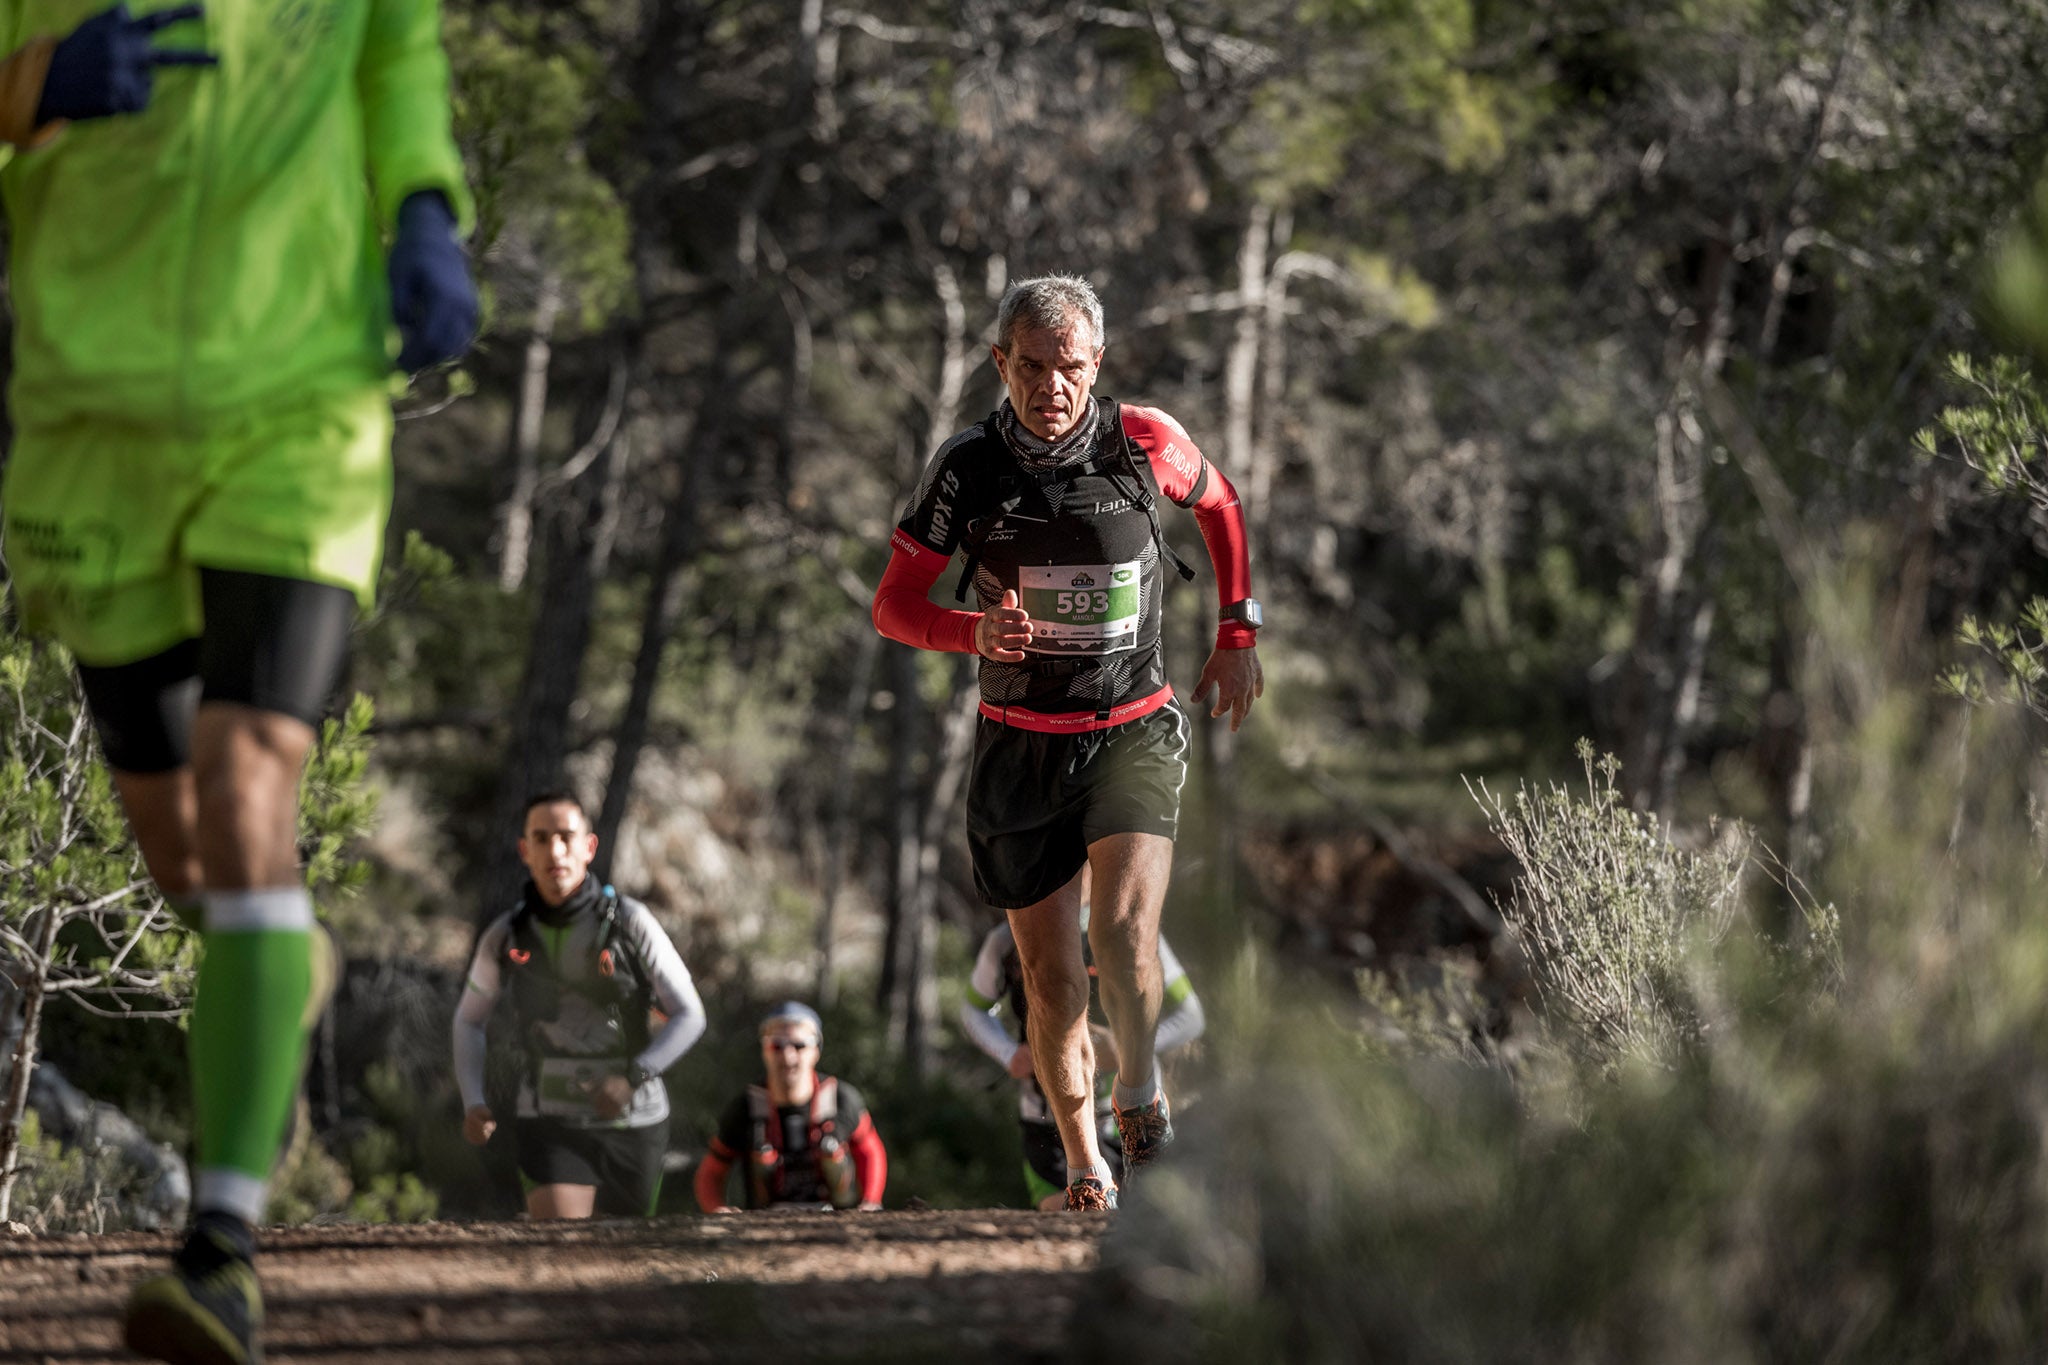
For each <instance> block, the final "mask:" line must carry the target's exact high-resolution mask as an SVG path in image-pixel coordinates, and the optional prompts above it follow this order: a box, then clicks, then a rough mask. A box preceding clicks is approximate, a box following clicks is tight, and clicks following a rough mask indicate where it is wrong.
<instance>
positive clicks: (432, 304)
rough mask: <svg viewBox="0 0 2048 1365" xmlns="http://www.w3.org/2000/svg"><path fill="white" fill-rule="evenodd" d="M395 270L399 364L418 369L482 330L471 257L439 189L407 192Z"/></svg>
mask: <svg viewBox="0 0 2048 1365" xmlns="http://www.w3.org/2000/svg"><path fill="white" fill-rule="evenodd" d="M390 274H391V316H392V318H393V320H394V321H396V322H397V323H398V335H399V339H400V343H401V344H400V346H399V348H398V368H399V369H401V370H404V371H405V372H406V373H407V374H418V373H419V372H420V371H421V370H424V369H426V368H427V367H428V366H429V365H439V364H440V363H442V362H443V361H447V360H453V359H455V358H456V357H457V356H459V355H461V354H462V353H463V352H464V351H466V350H468V349H469V343H470V341H471V340H472V339H473V338H474V337H475V336H476V286H475V285H474V284H472V283H471V282H470V278H469V257H468V256H467V255H465V254H464V252H463V250H462V243H460V242H458V241H456V240H455V214H454V213H453V212H452V211H451V210H450V209H449V207H448V199H447V197H446V196H445V195H443V194H442V193H441V192H440V191H439V190H421V191H419V192H418V193H415V194H410V195H407V196H406V200H405V202H404V203H403V204H400V205H399V206H398V239H397V240H396V241H394V242H393V243H392V244H391V268H390Z"/></svg>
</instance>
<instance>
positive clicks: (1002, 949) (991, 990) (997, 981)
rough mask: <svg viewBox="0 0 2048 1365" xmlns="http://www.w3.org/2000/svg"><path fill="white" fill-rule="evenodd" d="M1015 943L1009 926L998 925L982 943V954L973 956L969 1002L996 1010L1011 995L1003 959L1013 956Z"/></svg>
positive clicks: (969, 977) (985, 1008)
mask: <svg viewBox="0 0 2048 1365" xmlns="http://www.w3.org/2000/svg"><path fill="white" fill-rule="evenodd" d="M1015 941H1016V940H1015V939H1013V938H1012V937H1011V936H1010V926H1009V925H1008V924H998V925H997V926H996V927H995V928H993V929H991V930H989V931H988V936H987V937H986V938H984V939H982V941H981V951H980V952H978V953H976V954H975V955H974V971H973V972H972V973H971V974H970V975H969V976H968V978H967V998H968V999H969V1000H972V1001H973V1002H974V1003H975V1005H977V1006H978V1007H980V1008H981V1009H984V1010H992V1009H994V1008H995V1007H996V1005H997V1004H999V1003H1000V1002H1001V1001H1002V998H1003V996H1004V995H1006V994H1007V993H1008V992H1009V989H1010V974H1009V973H1008V972H1006V971H1004V970H1003V959H1004V958H1006V957H1008V956H1009V955H1010V947H1011V945H1012V944H1013V943H1014V942H1015Z"/></svg>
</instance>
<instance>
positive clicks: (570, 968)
mask: <svg viewBox="0 0 2048 1365" xmlns="http://www.w3.org/2000/svg"><path fill="white" fill-rule="evenodd" d="M592 913H593V914H594V915H595V916H596V917H597V935H596V939H595V942H594V951H593V952H592V953H591V955H590V958H589V960H588V961H587V962H581V963H578V962H557V961H555V960H554V959H553V958H552V957H550V956H549V950H548V947H547V945H546V944H545V943H544V942H543V941H542V935H543V932H544V927H543V926H542V925H541V924H540V923H538V921H537V918H536V916H535V915H534V913H533V910H532V907H531V906H528V905H526V904H525V903H524V902H523V901H522V902H521V906H520V909H519V911H518V913H516V914H514V915H513V917H512V922H511V925H510V932H509V933H507V934H506V936H505V950H504V959H503V964H502V965H503V969H504V980H505V982H506V987H507V990H506V995H507V998H508V999H509V1000H510V1002H511V1005H512V1011H513V1014H514V1016H515V1017H516V1019H517V1021H518V1025H519V1033H520V1037H521V1039H522V1041H523V1043H524V1046H525V1051H526V1054H527V1063H528V1065H529V1067H531V1068H534V1069H538V1068H539V1066H540V1064H541V1060H542V1059H543V1058H544V1057H551V1056H552V1057H563V1056H570V1057H606V1058H613V1057H616V1058H620V1059H624V1058H630V1057H633V1056H635V1055H637V1054H638V1053H639V1052H640V1051H641V1050H642V1049H643V1048H645V1047H646V1046H647V1042H648V1039H649V1038H650V1037H651V1036H652V1035H651V1033H650V1032H649V1029H648V1011H649V1009H650V1008H651V1006H652V1004H653V1000H654V988H653V986H652V984H651V983H650V982H649V981H648V980H647V976H646V972H645V970H644V969H643V968H642V966H641V964H640V959H639V958H638V957H637V956H636V955H635V954H634V952H633V950H632V949H631V948H630V947H629V946H628V945H627V944H626V942H625V938H624V933H623V930H622V926H621V924H620V916H619V893H618V892H617V891H614V890H613V889H612V888H611V887H609V886H607V887H605V888H604V889H603V890H602V891H601V892H600V893H599V895H598V900H597V905H596V908H595V909H594V910H593V912H592ZM569 997H574V1000H573V1001H572V1000H570V999H569ZM565 1009H575V1010H577V1011H579V1012H580V1013H581V1014H582V1016H583V1022H585V1023H586V1024H588V1025H589V1027H588V1028H587V1029H586V1031H585V1032H586V1036H585V1037H582V1038H577V1039H564V1038H563V1037H561V1036H559V1033H557V1034H556V1035H555V1036H552V1037H550V1036H546V1035H544V1034H543V1032H542V1030H544V1029H547V1028H548V1027H549V1026H551V1025H558V1024H560V1023H561V1022H562V1016H563V1013H564V1010H565Z"/></svg>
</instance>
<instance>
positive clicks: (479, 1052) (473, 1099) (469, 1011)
mask: <svg viewBox="0 0 2048 1365" xmlns="http://www.w3.org/2000/svg"><path fill="white" fill-rule="evenodd" d="M511 928H512V916H511V915H510V914H505V915H500V916H499V917H498V918H497V919H495V920H492V921H491V925H490V927H489V928H488V929H485V930H484V931H483V933H482V934H480V935H478V936H477V941H476V955H475V956H474V957H472V958H471V959H470V960H469V976H468V978H467V979H466V980H465V981H464V982H463V983H462V997H461V999H459V1000H457V1001H456V1003H455V1023H454V1026H453V1029H452V1030H451V1032H452V1035H453V1042H454V1045H455V1084H456V1086H457V1087H458V1088H459V1089H460V1090H461V1091H462V1107H463V1108H464V1109H466V1110H467V1109H474V1108H476V1107H477V1106H478V1105H480V1104H482V1103H483V1102H484V1053H485V1051H486V1039H485V1035H484V1025H485V1024H486V1023H488V1022H489V1021H490V1017H491V1006H492V1005H494V1004H496V1003H497V1001H498V990H499V987H500V985H501V979H500V978H501V972H502V969H501V968H500V967H499V966H498V955H499V953H500V952H502V951H503V950H504V947H505V935H506V934H508V933H510V932H511Z"/></svg>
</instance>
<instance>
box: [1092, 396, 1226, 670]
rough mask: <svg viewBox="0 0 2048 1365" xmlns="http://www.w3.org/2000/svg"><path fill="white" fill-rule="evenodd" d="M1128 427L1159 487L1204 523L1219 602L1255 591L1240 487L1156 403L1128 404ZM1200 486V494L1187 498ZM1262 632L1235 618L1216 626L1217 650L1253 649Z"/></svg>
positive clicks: (1125, 413)
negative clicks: (1238, 498)
mask: <svg viewBox="0 0 2048 1365" xmlns="http://www.w3.org/2000/svg"><path fill="white" fill-rule="evenodd" d="M1123 423H1124V432H1125V434H1127V435H1128V436H1129V437H1130V438H1131V440H1132V441H1133V442H1134V443H1135V444H1136V445H1137V447H1138V449H1140V450H1142V451H1144V452H1145V458H1146V459H1147V460H1150V461H1151V463H1152V478H1153V480H1154V481H1155V482H1156V483H1158V485H1159V491H1160V492H1161V493H1163V494H1165V495H1166V496H1167V497H1168V498H1171V499H1172V500H1173V501H1175V502H1177V503H1179V504H1180V505H1181V506H1183V507H1187V508H1189V509H1190V510H1191V511H1193V512H1194V514H1195V524H1196V525H1197V526H1199V527H1201V528H1202V543H1203V544H1204V545H1206V546H1207V547H1208V549H1209V563H1210V564H1211V565H1213V566H1214V567H1215V569H1216V605H1217V606H1218V607H1227V606H1229V605H1230V604H1231V603H1233V602H1242V601H1243V600H1244V599H1245V598H1247V597H1250V596H1251V595H1252V555H1251V543H1250V541H1248V540H1247V539H1246V538H1245V533H1244V508H1243V507H1242V506H1240V505H1239V504H1238V501H1237V489H1236V488H1234V487H1232V486H1231V483H1230V480H1228V479H1226V478H1224V477H1223V471H1222V470H1220V469H1218V468H1217V467H1216V466H1215V465H1213V464H1210V463H1209V461H1208V460H1207V459H1206V458H1204V457H1203V455H1202V452H1201V451H1200V450H1199V449H1198V448H1196V446H1195V442H1194V439H1193V438H1192V437H1190V436H1189V435H1188V433H1187V429H1186V428H1185V427H1183V426H1181V424H1180V423H1179V422H1176V421H1175V420H1174V419H1173V417H1172V415H1171V414H1169V413H1166V412H1162V411H1161V410H1159V409H1158V408H1147V407H1140V406H1137V405H1135V404H1126V405H1125V407H1124V410H1123ZM1197 489H1199V490H1201V496H1200V497H1198V498H1196V499H1195V500H1194V501H1193V502H1189V501H1188V498H1189V496H1190V495H1191V494H1193V493H1194V492H1195V491H1196V490H1197ZM1256 643H1258V634H1257V632H1255V631H1253V630H1252V629H1250V628H1249V627H1247V626H1244V625H1242V624H1240V623H1238V622H1236V621H1224V622H1222V623H1220V624H1219V625H1218V626H1217V627H1216V647H1217V648H1218V649H1249V648H1251V647H1252V646H1253V645H1254V644H1256Z"/></svg>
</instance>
